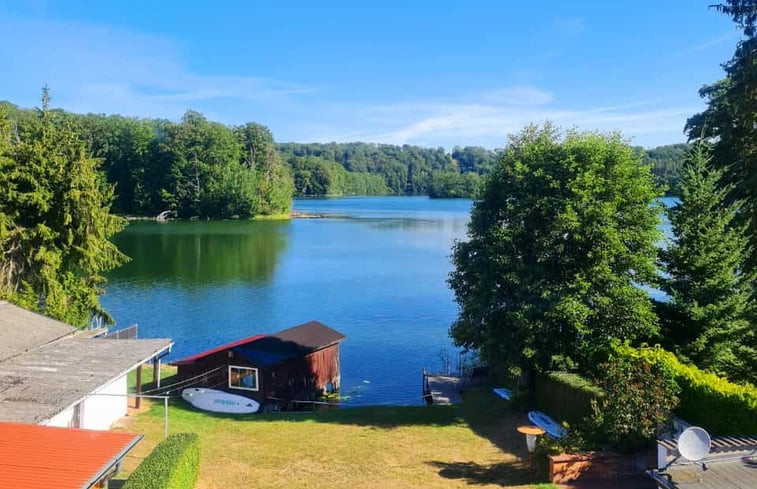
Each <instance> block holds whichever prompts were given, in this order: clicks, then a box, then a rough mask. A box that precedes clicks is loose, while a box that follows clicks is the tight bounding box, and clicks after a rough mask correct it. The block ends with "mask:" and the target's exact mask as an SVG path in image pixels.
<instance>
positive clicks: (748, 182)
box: [686, 0, 757, 267]
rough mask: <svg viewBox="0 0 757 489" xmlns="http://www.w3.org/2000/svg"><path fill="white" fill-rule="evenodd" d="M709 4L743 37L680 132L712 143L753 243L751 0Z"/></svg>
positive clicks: (755, 64) (755, 15) (756, 12)
mask: <svg viewBox="0 0 757 489" xmlns="http://www.w3.org/2000/svg"><path fill="white" fill-rule="evenodd" d="M715 7H717V9H718V10H720V11H721V12H723V13H725V14H727V15H729V16H730V17H731V18H732V19H733V20H734V22H735V23H736V25H737V27H738V28H739V29H741V30H742V31H743V33H744V38H743V39H741V40H740V41H739V42H738V45H737V46H736V52H735V53H734V55H733V57H732V58H731V60H730V61H728V62H727V63H725V64H724V65H723V68H724V70H725V73H726V77H725V78H724V79H723V80H720V81H718V82H716V83H714V84H712V85H706V86H705V87H703V88H702V89H701V90H700V92H699V93H700V95H701V97H702V98H704V99H705V100H706V101H707V108H706V109H705V110H704V111H703V112H701V113H699V114H696V115H694V116H693V117H691V118H690V119H689V120H688V121H687V123H686V132H687V134H688V136H689V138H690V139H691V140H697V139H700V138H704V139H705V140H708V141H709V142H711V143H712V162H713V164H714V165H717V166H718V167H720V168H722V169H724V170H725V172H724V174H723V175H724V178H723V182H722V183H723V185H729V188H730V192H729V194H728V198H729V199H730V200H731V201H736V200H743V202H744V205H743V208H742V211H741V214H742V216H743V217H742V219H743V220H744V221H746V222H749V225H750V231H749V233H750V236H751V240H752V244H753V245H754V246H757V0H728V1H726V2H725V3H724V4H720V5H716V6H715ZM751 266H752V267H757V261H755V260H752V262H751Z"/></svg>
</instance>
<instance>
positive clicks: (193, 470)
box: [123, 433, 200, 489]
mask: <svg viewBox="0 0 757 489" xmlns="http://www.w3.org/2000/svg"><path fill="white" fill-rule="evenodd" d="M199 470H200V442H199V439H198V437H197V434H196V433H176V434H173V435H170V436H169V437H168V438H166V439H165V440H163V441H162V442H160V443H159V444H158V446H156V447H155V449H154V450H153V451H152V453H151V454H150V455H148V456H147V458H146V459H144V460H143V461H142V463H141V464H140V465H139V467H137V470H135V471H134V472H133V473H132V474H131V475H130V476H129V478H128V479H127V480H126V483H125V484H124V486H123V489H191V488H193V487H194V486H195V483H196V482H197V476H198V473H199Z"/></svg>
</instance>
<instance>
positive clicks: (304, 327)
mask: <svg viewBox="0 0 757 489" xmlns="http://www.w3.org/2000/svg"><path fill="white" fill-rule="evenodd" d="M344 338H345V336H344V335H343V334H342V333H340V332H339V331H336V330H334V329H331V328H329V327H328V326H326V325H325V324H323V323H321V322H319V321H308V322H307V323H303V324H300V325H298V326H294V327H292V328H288V329H285V330H282V331H279V332H278V333H276V334H273V335H266V334H257V335H253V336H249V337H247V338H243V339H241V340H237V341H232V342H231V343H226V344H225V345H221V346H217V347H215V348H211V349H210V350H205V351H202V352H200V353H196V354H194V355H191V356H188V357H186V358H182V359H180V360H176V361H175V362H171V365H189V364H191V363H194V362H196V361H197V360H200V359H202V358H205V357H207V356H209V355H212V354H214V353H219V352H222V351H225V350H230V349H232V348H235V351H236V352H238V353H241V354H242V355H243V356H246V357H248V359H250V360H254V361H255V362H256V363H260V364H270V365H272V364H275V363H280V362H282V361H284V360H288V359H290V358H292V357H294V356H298V355H306V354H308V353H312V352H314V351H317V350H320V349H322V348H326V347H329V346H331V345H334V344H336V343H339V342H340V341H342V340H343V339H344ZM263 339H265V341H259V340H263ZM256 342H257V343H256ZM252 343H255V344H254V345H252V346H251V347H249V348H240V347H246V346H248V345H250V344H252ZM251 349H252V350H254V351H250V350H251ZM252 357H254V358H252Z"/></svg>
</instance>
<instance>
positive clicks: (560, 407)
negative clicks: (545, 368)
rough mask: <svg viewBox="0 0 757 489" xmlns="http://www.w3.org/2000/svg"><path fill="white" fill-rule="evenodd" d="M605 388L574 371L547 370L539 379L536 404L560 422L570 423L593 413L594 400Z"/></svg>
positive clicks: (537, 380)
mask: <svg viewBox="0 0 757 489" xmlns="http://www.w3.org/2000/svg"><path fill="white" fill-rule="evenodd" d="M601 396H602V389H600V388H599V387H597V385H596V384H594V383H593V382H592V381H590V380H589V379H586V378H584V377H581V376H580V375H578V374H575V373H571V372H547V373H545V374H541V375H539V376H538V377H537V378H536V406H537V408H538V409H540V410H542V411H545V412H546V413H548V414H549V415H550V416H553V417H559V418H560V421H562V420H567V421H569V422H570V423H575V422H576V421H578V420H580V419H581V418H584V417H586V416H589V415H590V414H591V413H592V410H591V401H592V400H594V399H597V398H598V397H601Z"/></svg>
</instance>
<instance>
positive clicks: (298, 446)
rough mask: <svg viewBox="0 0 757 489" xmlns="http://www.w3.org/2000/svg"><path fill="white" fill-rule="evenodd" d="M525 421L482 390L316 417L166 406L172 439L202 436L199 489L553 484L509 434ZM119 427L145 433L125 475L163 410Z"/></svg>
mask: <svg viewBox="0 0 757 489" xmlns="http://www.w3.org/2000/svg"><path fill="white" fill-rule="evenodd" d="M145 373H146V372H145ZM166 373H169V372H166ZM145 377H147V376H146V375H145ZM525 423H526V418H525V416H524V415H523V414H522V413H517V412H515V411H513V410H510V409H508V408H507V407H506V404H505V403H504V402H502V401H499V400H497V399H496V398H495V397H494V396H493V395H492V394H491V392H490V391H489V390H478V391H469V392H468V393H466V395H465V402H464V403H463V404H461V405H457V406H433V407H426V406H411V407H365V408H355V409H335V410H332V411H328V412H321V413H279V414H265V415H249V416H234V417H232V416H222V415H212V414H209V413H204V412H201V411H197V410H195V409H193V408H192V407H191V406H189V405H187V404H185V403H183V402H182V401H180V400H175V401H172V402H171V404H170V406H169V433H176V432H182V431H189V432H196V433H198V434H199V435H200V443H201V450H202V459H201V466H200V480H199V482H198V484H197V487H198V488H199V487H202V488H249V487H255V488H289V487H302V488H316V487H318V488H320V487H331V488H353V487H361V488H377V489H378V488H381V489H386V488H390V487H391V488H394V487H398V488H404V487H407V488H410V487H430V488H448V487H463V486H469V485H476V486H479V487H482V488H490V487H512V488H532V487H539V488H550V487H555V486H552V485H549V484H546V485H542V484H539V483H540V482H543V481H544V480H546V461H545V460H537V471H536V475H532V474H530V472H529V470H528V465H527V464H528V452H527V451H526V444H525V440H524V438H523V435H520V434H519V433H517V432H516V431H515V427H516V426H518V425H519V424H525ZM118 429H120V430H125V431H131V432H135V433H143V434H145V439H144V440H143V441H142V442H141V443H140V444H139V445H138V446H137V448H136V449H135V450H134V451H133V452H132V453H131V454H130V456H129V457H127V460H126V461H125V463H124V467H123V468H124V472H123V473H124V474H126V473H128V472H130V471H131V470H134V468H135V467H136V466H137V465H138V464H139V462H140V461H141V459H142V458H144V457H145V456H146V455H147V454H148V453H149V452H150V451H151V450H152V448H153V447H154V446H155V445H156V444H157V443H158V442H159V441H160V440H161V439H162V438H163V406H162V405H160V404H153V405H152V406H151V407H150V408H149V409H147V410H145V411H143V412H141V413H137V414H135V415H133V416H130V417H129V418H127V421H126V422H125V423H123V426H121V427H119V428H118Z"/></svg>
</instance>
